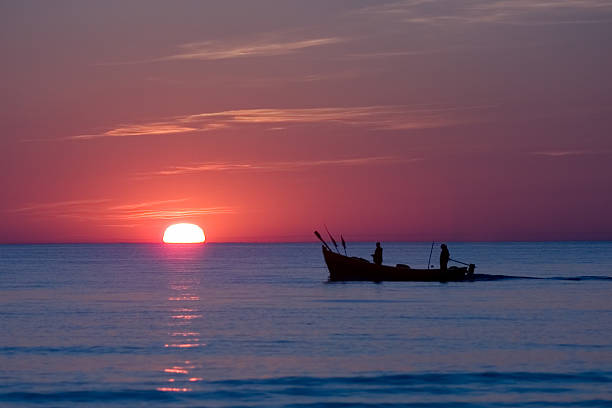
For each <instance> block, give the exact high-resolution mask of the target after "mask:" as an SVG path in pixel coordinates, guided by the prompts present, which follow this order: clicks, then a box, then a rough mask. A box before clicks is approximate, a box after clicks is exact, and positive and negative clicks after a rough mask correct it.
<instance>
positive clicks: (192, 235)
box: [163, 223, 206, 244]
mask: <svg viewBox="0 0 612 408" xmlns="http://www.w3.org/2000/svg"><path fill="white" fill-rule="evenodd" d="M205 240H206V237H205V236H204V231H203V230H202V228H200V227H199V226H197V225H195V224H186V223H182V224H174V225H171V226H169V227H168V228H166V231H165V232H164V238H163V241H164V242H165V243H166V244H199V243H203V242H204V241H205Z"/></svg>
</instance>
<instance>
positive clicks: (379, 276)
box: [321, 246, 476, 282]
mask: <svg viewBox="0 0 612 408" xmlns="http://www.w3.org/2000/svg"><path fill="white" fill-rule="evenodd" d="M321 249H322V250H323V258H324V259H325V264H326V265H327V269H328V270H329V281H331V282H338V281H372V282H384V281H391V282H406V281H414V282H451V281H464V280H469V279H471V278H472V276H473V275H474V269H475V268H476V266H475V265H474V264H469V266H465V267H457V266H451V267H449V268H448V269H447V270H446V271H442V270H441V269H416V268H411V267H410V266H408V265H404V264H397V265H396V266H390V265H377V264H375V263H372V262H370V261H368V260H366V259H363V258H358V257H355V256H346V255H342V254H340V253H336V252H333V251H332V250H331V249H329V247H326V246H321Z"/></svg>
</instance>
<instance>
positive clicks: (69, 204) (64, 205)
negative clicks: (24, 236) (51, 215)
mask: <svg viewBox="0 0 612 408" xmlns="http://www.w3.org/2000/svg"><path fill="white" fill-rule="evenodd" d="M108 201H110V200H109V199H98V200H70V201H54V202H49V203H36V204H27V205H25V206H23V207H19V208H15V209H13V210H12V211H13V212H31V211H35V212H42V211H54V210H55V209H58V208H59V209H63V210H70V209H72V208H78V207H81V206H87V205H94V204H101V203H105V202H108Z"/></svg>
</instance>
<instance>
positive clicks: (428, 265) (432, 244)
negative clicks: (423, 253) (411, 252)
mask: <svg viewBox="0 0 612 408" xmlns="http://www.w3.org/2000/svg"><path fill="white" fill-rule="evenodd" d="M435 243H436V241H431V249H430V250H429V261H427V269H429V267H430V265H431V253H432V252H433V247H434V244H435Z"/></svg>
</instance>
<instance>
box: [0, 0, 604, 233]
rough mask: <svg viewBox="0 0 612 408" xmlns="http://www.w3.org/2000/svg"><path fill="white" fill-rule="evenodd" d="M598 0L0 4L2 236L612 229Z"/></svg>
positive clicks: (145, 0) (27, 1) (600, 4)
mask: <svg viewBox="0 0 612 408" xmlns="http://www.w3.org/2000/svg"><path fill="white" fill-rule="evenodd" d="M611 38H612V2H610V1H609V0H466V1H463V0H406V1H398V0H394V1H373V0H372V1H365V0H350V1H349V0H336V1H329V0H309V1H293V0H260V1H250V0H244V1H234V0H229V1H228V0H223V1H189V0H185V1H180V2H176V1H157V0H131V1H124V0H108V1H87V0H85V1H81V0H74V1H64V0H56V1H52V2H51V1H30V0H15V1H8V0H2V1H0V50H1V52H2V64H0V159H1V160H0V187H1V191H2V200H0V243H30V242H32V243H37V242H160V241H161V238H162V235H163V231H164V229H165V228H166V227H167V226H169V225H171V224H173V223H177V222H192V223H196V224H198V225H200V226H201V227H202V228H203V229H204V231H205V233H206V236H207V241H208V242H271V241H272V242H275V241H279V242H296V241H314V240H316V238H315V237H314V235H313V234H312V231H313V230H315V229H319V230H321V229H324V228H323V225H327V226H328V227H329V229H330V231H331V232H332V233H335V234H336V235H340V234H342V235H343V236H344V237H345V239H347V241H351V240H353V241H369V240H372V241H376V240H380V241H432V240H436V241H506V240H511V241H538V240H609V239H612V215H610V209H611V208H612V177H611V175H612V79H611V78H612V75H611V73H612V52H610V51H611V48H610V39H611Z"/></svg>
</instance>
